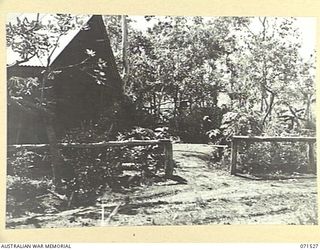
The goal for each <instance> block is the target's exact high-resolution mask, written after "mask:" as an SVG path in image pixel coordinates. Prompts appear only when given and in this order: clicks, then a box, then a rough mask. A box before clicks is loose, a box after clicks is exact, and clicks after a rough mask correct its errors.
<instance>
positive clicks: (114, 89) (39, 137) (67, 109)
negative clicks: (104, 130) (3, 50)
mask: <svg viewBox="0 0 320 250" xmlns="http://www.w3.org/2000/svg"><path fill="white" fill-rule="evenodd" d="M24 15H28V14H22V15H21V16H20V17H19V18H20V19H22V18H26V17H25V16H24ZM50 16H51V15H41V17H40V18H41V20H40V21H41V22H48V21H50ZM79 18H81V19H82V23H83V25H82V26H80V27H78V28H75V29H71V30H70V31H68V32H67V33H66V34H65V35H64V36H63V37H61V39H60V40H59V42H58V44H57V47H56V48H54V50H53V51H49V53H48V54H47V55H41V56H39V57H33V58H31V59H30V60H28V61H27V62H23V63H21V64H15V62H16V61H19V56H18V55H17V54H15V53H14V52H13V51H11V50H10V48H8V49H7V65H8V67H7V79H8V82H9V80H10V79H11V78H12V77H23V78H27V77H37V78H38V79H39V82H41V79H42V77H43V74H44V72H45V71H46V69H48V68H49V67H50V70H51V72H52V71H55V72H56V74H54V75H53V76H54V77H52V79H50V81H49V82H48V83H46V84H47V85H46V86H41V88H42V89H43V90H44V91H45V96H46V97H50V99H52V100H54V105H53V109H54V114H55V128H56V130H57V133H58V135H61V136H63V134H64V132H65V131H66V130H68V129H71V128H74V127H77V126H79V124H80V123H81V122H84V121H93V122H95V121H96V120H97V119H99V117H100V115H101V113H102V111H103V109H105V108H106V107H108V106H110V105H112V103H113V102H114V101H115V98H118V97H119V95H121V88H122V86H121V85H122V81H121V78H120V76H119V73H118V71H117V69H116V65H115V61H114V57H113V53H112V50H111V47H110V41H109V38H108V35H107V32H106V27H105V25H104V22H103V19H102V16H99V15H93V16H81V17H79ZM50 54H52V55H51V57H50V62H49V63H48V56H49V55H50ZM88 54H90V55H89V57H90V58H89V59H88ZM84 60H86V63H85V64H83V63H81V62H83V61H84ZM98 62H104V64H103V65H105V67H103V68H102V69H99V71H97V69H96V67H97V65H98ZM96 71H97V72H98V73H96ZM7 114H8V144H14V143H40V142H47V138H46V133H45V131H44V130H45V129H44V126H43V124H42V121H41V117H38V116H35V115H32V114H27V113H25V111H24V110H21V109H19V108H17V107H15V106H10V105H8V112H7Z"/></svg>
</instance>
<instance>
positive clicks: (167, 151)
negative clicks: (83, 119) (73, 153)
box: [7, 140, 174, 176]
mask: <svg viewBox="0 0 320 250" xmlns="http://www.w3.org/2000/svg"><path fill="white" fill-rule="evenodd" d="M57 145H58V147H59V148H79V149H86V148H89V149H90V148H91V149H92V148H107V147H125V146H132V147H134V146H149V145H162V146H163V147H164V155H165V163H164V168H165V173H166V175H167V176H170V175H172V174H173V168H174V162H173V151H172V143H171V141H170V140H127V141H108V142H96V143H58V144H57ZM43 148H49V144H15V145H8V148H7V150H8V152H12V151H16V150H19V149H29V150H31V149H43Z"/></svg>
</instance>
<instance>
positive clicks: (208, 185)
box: [8, 144, 317, 227]
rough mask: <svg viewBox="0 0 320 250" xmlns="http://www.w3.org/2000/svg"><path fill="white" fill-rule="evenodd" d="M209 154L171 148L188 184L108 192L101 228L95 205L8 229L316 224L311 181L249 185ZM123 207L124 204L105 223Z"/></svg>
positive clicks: (194, 146)
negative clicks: (223, 168) (224, 168)
mask: <svg viewBox="0 0 320 250" xmlns="http://www.w3.org/2000/svg"><path fill="white" fill-rule="evenodd" d="M212 150H213V149H212V148H211V146H208V145H197V144H192V145H191V144H175V145H174V159H175V161H176V162H177V166H176V169H175V174H177V175H179V176H181V177H183V178H185V179H187V180H188V184H187V185H182V184H176V183H175V182H174V181H168V182H163V183H156V184H155V183H153V184H152V185H146V186H143V187H139V188H137V189H135V190H132V191H131V192H130V193H129V194H126V195H124V194H115V193H113V194H110V193H109V192H108V193H106V195H105V197H103V202H104V204H106V205H105V221H104V224H102V222H101V211H102V209H101V205H100V204H98V203H97V204H96V206H92V207H83V208H78V209H74V210H68V211H64V212H61V213H58V214H52V215H50V214H49V215H32V216H31V217H30V218H29V221H31V222H30V223H29V225H27V226H26V225H22V224H25V222H26V219H25V218H20V219H14V220H12V221H11V223H14V224H15V226H16V227H74V226H100V225H106V226H108V225H109V226H119V225H130V226H133V225H201V224H257V223H258V224H314V223H317V214H316V211H317V203H316V199H317V185H316V179H290V180H281V181H274V180H273V181H270V180H265V181H261V180H260V181H254V180H249V179H244V178H241V177H237V176H231V175H230V174H229V173H228V172H227V171H225V170H222V169H217V168H216V167H214V165H212V164H210V162H209V160H210V155H211V154H212ZM124 201H127V204H126V205H121V206H120V207H119V210H118V212H117V213H116V214H115V215H114V216H113V217H112V218H110V220H109V221H108V222H107V220H108V219H107V218H108V216H109V215H110V214H111V212H112V211H113V210H114V209H115V207H116V206H117V205H118V204H120V203H122V202H124ZM19 220H20V222H21V226H19ZM8 222H9V225H10V220H9V221H8Z"/></svg>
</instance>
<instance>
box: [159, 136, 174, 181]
mask: <svg viewBox="0 0 320 250" xmlns="http://www.w3.org/2000/svg"><path fill="white" fill-rule="evenodd" d="M161 142H162V144H163V146H164V157H165V159H164V169H165V175H166V176H170V175H172V174H173V150H172V143H171V141H170V140H161Z"/></svg>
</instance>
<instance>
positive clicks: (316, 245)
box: [300, 244, 319, 249]
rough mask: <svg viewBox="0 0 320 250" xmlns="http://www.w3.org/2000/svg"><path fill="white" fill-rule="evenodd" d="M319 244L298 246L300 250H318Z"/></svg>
mask: <svg viewBox="0 0 320 250" xmlns="http://www.w3.org/2000/svg"><path fill="white" fill-rule="evenodd" d="M318 246H319V244H300V248H312V249H314V248H318Z"/></svg>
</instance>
